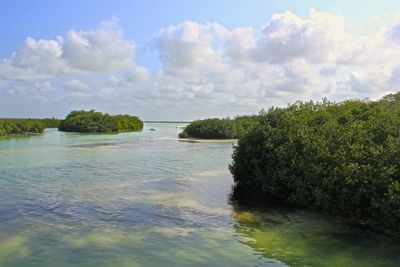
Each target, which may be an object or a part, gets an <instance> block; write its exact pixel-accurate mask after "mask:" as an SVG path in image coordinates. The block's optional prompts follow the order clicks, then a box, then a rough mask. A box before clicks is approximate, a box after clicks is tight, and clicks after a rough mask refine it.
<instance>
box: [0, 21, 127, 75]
mask: <svg viewBox="0 0 400 267" xmlns="http://www.w3.org/2000/svg"><path fill="white" fill-rule="evenodd" d="M134 47H135V46H134V43H133V42H131V41H128V40H126V39H124V35H123V31H122V30H121V29H120V28H119V27H118V25H117V21H116V20H111V21H108V22H104V23H102V24H101V25H100V26H99V27H98V28H97V29H95V30H91V31H74V30H71V31H69V32H68V34H67V36H66V38H63V37H60V36H58V37H57V38H55V39H51V40H44V39H40V40H36V39H34V38H32V37H28V38H26V40H25V43H24V46H23V47H21V48H20V49H18V50H17V51H16V52H14V53H13V54H12V55H11V56H10V58H8V59H4V60H3V61H1V62H0V78H3V79H9V80H27V81H29V80H41V79H49V78H53V77H57V76H60V75H82V74H93V73H99V72H113V71H117V70H123V69H126V68H132V67H135V64H134Z"/></svg>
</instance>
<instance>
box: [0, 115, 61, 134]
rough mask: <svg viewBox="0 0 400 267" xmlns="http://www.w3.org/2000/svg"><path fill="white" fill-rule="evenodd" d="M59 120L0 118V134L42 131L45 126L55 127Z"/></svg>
mask: <svg viewBox="0 0 400 267" xmlns="http://www.w3.org/2000/svg"><path fill="white" fill-rule="evenodd" d="M59 124H60V120H58V119H55V118H46V119H14V118H0V136H4V135H13V134H29V133H42V132H43V130H44V129H45V128H57V127H58V126H59Z"/></svg>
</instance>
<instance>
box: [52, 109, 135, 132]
mask: <svg viewBox="0 0 400 267" xmlns="http://www.w3.org/2000/svg"><path fill="white" fill-rule="evenodd" d="M142 129H143V122H142V121H141V120H140V119H139V118H138V117H135V116H129V115H115V116H111V115H109V114H107V113H106V114H103V113H101V112H96V111H95V110H90V111H84V110H80V111H72V112H71V113H69V114H68V116H67V117H66V118H65V120H62V121H61V122H60V126H59V127H58V130H60V131H64V132H81V133H109V132H127V131H140V130H142Z"/></svg>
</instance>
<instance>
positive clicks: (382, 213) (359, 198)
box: [230, 93, 400, 234]
mask: <svg viewBox="0 0 400 267" xmlns="http://www.w3.org/2000/svg"><path fill="white" fill-rule="evenodd" d="M232 158H233V161H232V163H231V165H230V171H231V173H232V174H233V178H234V182H235V186H234V190H233V197H234V199H237V200H239V201H247V200H253V201H254V199H257V200H259V201H263V200H269V201H274V202H283V203H289V204H293V205H296V206H302V207H309V208H312V209H316V210H320V211H323V212H327V213H330V214H334V215H339V216H342V217H345V218H348V219H350V220H351V221H355V222H361V223H363V224H367V225H370V226H373V227H375V228H377V229H382V230H389V231H392V232H395V233H397V234H400V227H399V226H400V95H399V93H398V94H393V95H388V96H385V97H383V98H382V99H381V100H379V101H362V100H348V101H344V102H341V103H333V102H329V101H327V100H323V101H322V102H318V103H314V102H296V103H294V104H292V105H289V106H288V107H286V108H270V109H269V110H268V111H266V112H264V111H263V112H261V113H260V114H259V117H258V119H257V123H256V125H255V126H254V127H252V128H251V130H250V131H248V132H247V133H246V134H245V135H243V136H242V137H241V138H240V139H239V141H238V144H237V146H236V147H235V149H234V152H233V155H232Z"/></svg>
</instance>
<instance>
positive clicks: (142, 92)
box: [0, 0, 400, 120]
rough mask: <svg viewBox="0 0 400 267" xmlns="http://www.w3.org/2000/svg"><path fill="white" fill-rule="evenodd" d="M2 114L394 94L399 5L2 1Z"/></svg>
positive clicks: (152, 110) (167, 109)
mask: <svg viewBox="0 0 400 267" xmlns="http://www.w3.org/2000/svg"><path fill="white" fill-rule="evenodd" d="M0 40H1V45H0V117H37V118H40V117H58V118H63V117H65V116H66V115H67V114H68V113H69V112H70V111H71V110H76V109H79V110H80V109H86V110H87V109H96V110H98V111H101V112H108V113H110V114H117V113H123V114H126V113H127V114H132V115H138V116H139V117H141V118H143V119H145V120H193V119H201V118H207V117H228V116H230V117H234V116H236V115H245V114H256V113H257V112H259V111H260V110H261V109H268V108H269V107H271V106H285V105H287V104H288V103H292V102H294V101H296V100H302V101H307V100H315V101H317V100H320V99H322V98H324V97H327V98H328V99H330V100H333V101H341V100H344V99H348V98H359V99H365V98H369V99H376V98H379V97H381V96H383V95H385V94H388V93H393V92H396V91H397V90H400V86H399V84H400V1H395V0H393V1H372V0H370V1H365V0H364V1H357V0H354V1H348V0H346V1H342V0H336V1H300V0H292V1H289V0H281V1H277V0H276V1H272V0H271V1H267V0H264V1H261V0H247V1H241V0H237V1H226V0H225V1H221V0H203V1H190V0H187V1H177V0H172V1H162V0H148V1H133V0H131V1H124V0H114V1H94V0H86V1H74V0H69V1H64V0H60V1H44V0H36V1H28V0H19V1H18V0H13V1H11V0H1V1H0Z"/></svg>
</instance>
